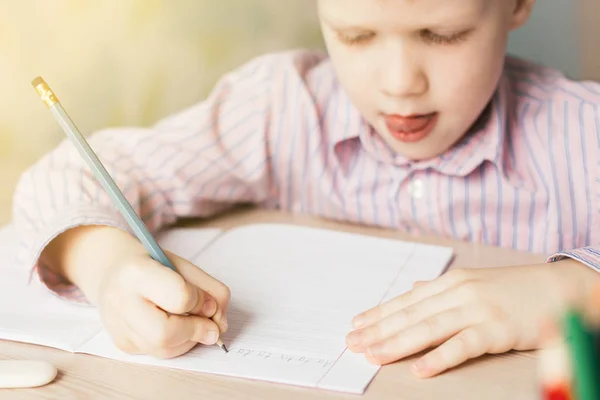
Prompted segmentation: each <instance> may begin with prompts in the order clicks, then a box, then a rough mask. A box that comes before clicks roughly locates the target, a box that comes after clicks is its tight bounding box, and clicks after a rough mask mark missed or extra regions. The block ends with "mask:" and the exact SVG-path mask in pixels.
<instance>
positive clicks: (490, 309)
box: [486, 304, 510, 326]
mask: <svg viewBox="0 0 600 400" xmlns="http://www.w3.org/2000/svg"><path fill="white" fill-rule="evenodd" d="M486 308H487V310H486V311H487V315H489V318H490V319H491V320H492V322H494V323H497V324H499V326H505V325H506V322H508V321H509V319H510V315H509V314H508V313H507V312H506V311H504V309H503V308H502V307H500V306H499V305H497V304H489V305H488V306H487V307H486Z"/></svg>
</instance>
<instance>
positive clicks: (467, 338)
mask: <svg viewBox="0 0 600 400" xmlns="http://www.w3.org/2000/svg"><path fill="white" fill-rule="evenodd" d="M494 330H495V328H494V326H493V325H492V324H488V325H485V324H480V325H476V326H471V327H469V328H467V329H465V330H463V331H461V332H459V333H457V334H456V335H455V336H453V337H452V338H451V339H450V340H448V341H447V342H445V343H444V344H442V345H441V346H439V347H438V348H437V349H435V350H433V351H431V352H429V353H428V354H426V355H425V356H423V357H422V358H421V359H420V360H419V361H417V362H416V363H415V364H414V365H413V367H412V370H413V372H414V373H415V374H416V375H417V376H419V377H422V378H428V377H432V376H435V375H437V374H440V373H442V372H444V371H446V370H448V369H450V368H453V367H455V366H457V365H460V364H462V363H464V362H465V361H467V360H470V359H472V358H476V357H479V356H481V355H483V354H485V353H487V352H489V351H490V347H491V346H490V344H491V343H492V342H493V341H494V339H493V338H495V339H496V340H498V339H500V341H502V338H501V337H498V336H501V335H497V333H496V332H494ZM500 343H501V342H500ZM500 347H503V346H500ZM504 348H505V347H504ZM508 350H510V348H506V349H505V350H503V351H508Z"/></svg>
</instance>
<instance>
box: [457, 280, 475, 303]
mask: <svg viewBox="0 0 600 400" xmlns="http://www.w3.org/2000/svg"><path fill="white" fill-rule="evenodd" d="M457 290H458V293H459V295H460V296H461V297H462V299H463V300H465V301H466V300H473V299H477V298H479V297H480V292H479V285H477V283H476V282H472V281H467V282H464V283H462V284H461V285H460V286H459V287H458V288H457Z"/></svg>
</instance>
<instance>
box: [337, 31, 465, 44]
mask: <svg viewBox="0 0 600 400" xmlns="http://www.w3.org/2000/svg"><path fill="white" fill-rule="evenodd" d="M469 33H470V31H465V32H460V33H455V34H452V35H449V36H444V35H438V34H437V33H433V32H431V31H428V30H425V31H422V32H420V36H421V38H422V39H424V40H425V41H426V42H428V43H430V44H440V45H453V44H457V43H460V42H462V41H464V40H465V39H466V38H467V36H468V35H469ZM374 37H375V34H374V33H365V34H361V35H356V36H346V35H344V34H342V33H338V38H339V40H340V41H341V42H342V43H345V44H347V45H348V46H357V45H360V44H363V43H365V42H367V41H369V40H371V39H373V38H374Z"/></svg>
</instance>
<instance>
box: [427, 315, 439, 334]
mask: <svg viewBox="0 0 600 400" xmlns="http://www.w3.org/2000/svg"><path fill="white" fill-rule="evenodd" d="M423 325H424V326H425V329H426V331H427V335H428V336H429V337H436V336H437V333H438V332H439V331H440V327H441V321H440V317H438V316H432V317H428V318H425V319H424V320H423Z"/></svg>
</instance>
